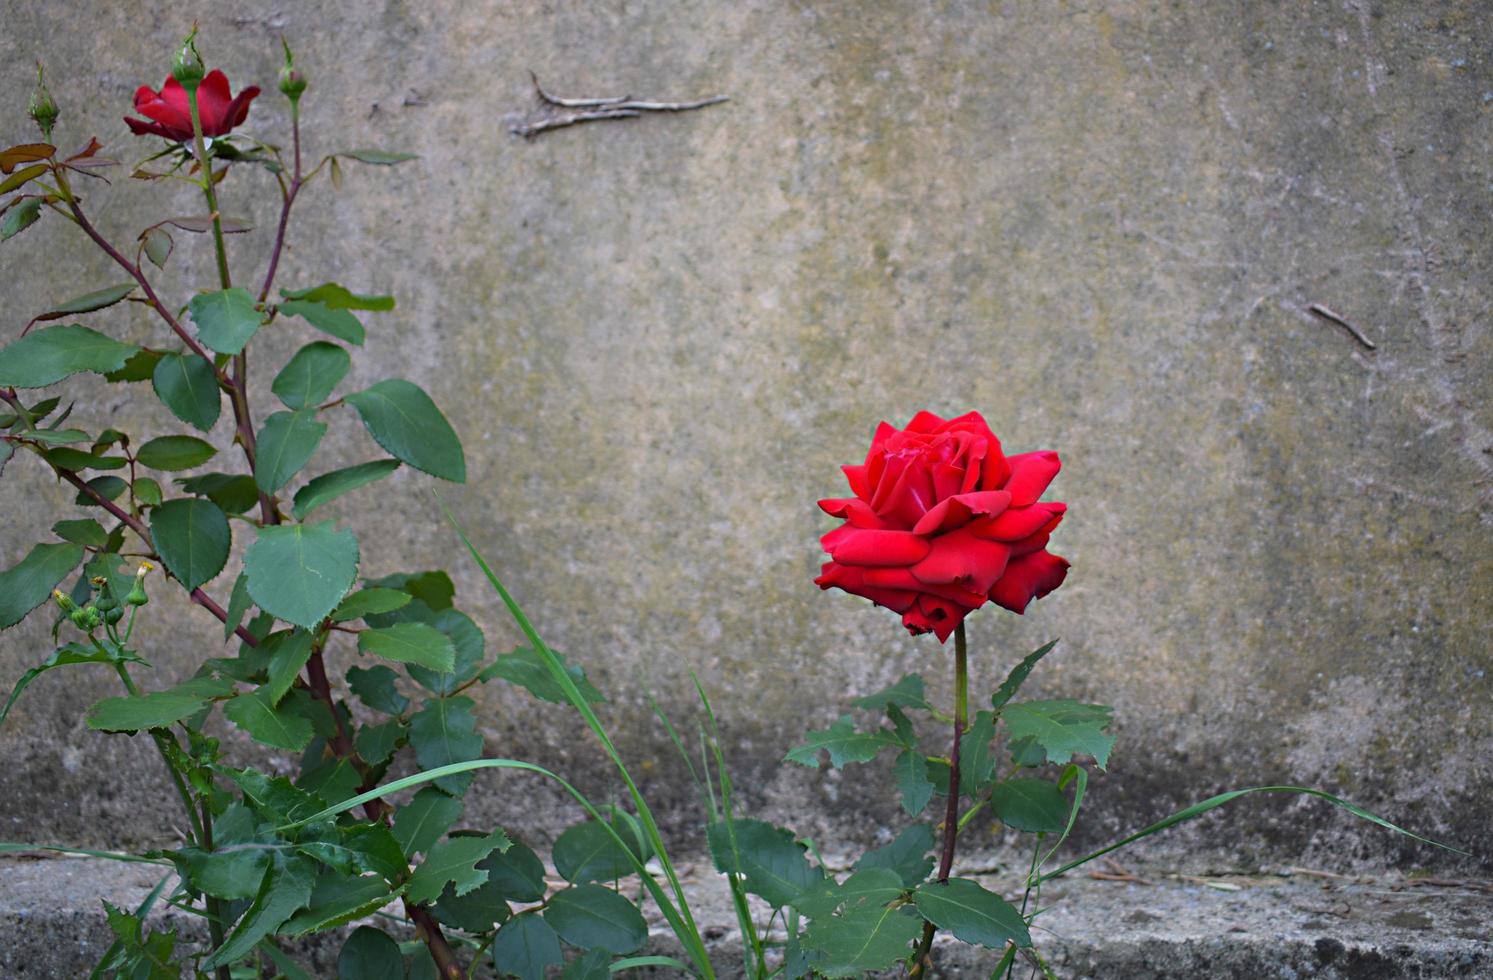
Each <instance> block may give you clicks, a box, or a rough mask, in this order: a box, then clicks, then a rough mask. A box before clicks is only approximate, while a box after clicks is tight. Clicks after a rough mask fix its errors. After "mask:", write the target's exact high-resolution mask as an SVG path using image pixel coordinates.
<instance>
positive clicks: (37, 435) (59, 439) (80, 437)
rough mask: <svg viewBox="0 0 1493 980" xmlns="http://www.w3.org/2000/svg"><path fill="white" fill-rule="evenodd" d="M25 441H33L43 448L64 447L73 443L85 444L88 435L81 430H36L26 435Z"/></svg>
mask: <svg viewBox="0 0 1493 980" xmlns="http://www.w3.org/2000/svg"><path fill="white" fill-rule="evenodd" d="M26 438H27V439H34V440H35V441H37V442H39V443H41V444H42V445H44V446H65V445H67V444H68V443H73V442H87V441H88V433H86V432H84V431H83V430H82V429H37V430H35V431H32V432H27V433H26Z"/></svg>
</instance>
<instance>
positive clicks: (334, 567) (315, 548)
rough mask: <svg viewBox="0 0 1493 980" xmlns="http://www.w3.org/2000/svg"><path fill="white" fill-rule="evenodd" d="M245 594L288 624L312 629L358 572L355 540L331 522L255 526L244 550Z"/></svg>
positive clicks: (356, 542)
mask: <svg viewBox="0 0 1493 980" xmlns="http://www.w3.org/2000/svg"><path fill="white" fill-rule="evenodd" d="M244 572H245V573H246V574H247V575H248V576H249V595H250V596H252V597H253V599H254V602H255V604H256V605H258V606H259V608H261V609H263V610H264V611H265V612H267V613H269V614H270V615H272V616H278V617H279V618H280V619H283V620H285V621H286V622H287V623H293V624H294V625H296V626H300V627H303V628H305V629H315V628H316V626H317V624H319V623H320V622H321V621H322V620H323V619H325V618H326V617H327V615H328V614H330V613H331V612H332V610H333V609H336V608H337V603H339V602H340V601H342V597H343V596H344V595H346V594H347V590H348V589H349V588H350V587H351V586H352V583H353V580H354V579H355V578H356V577H357V574H358V539H357V538H356V537H354V536H353V534H352V532H351V531H339V530H337V529H336V528H335V527H334V526H333V525H332V522H331V521H322V522H320V523H317V524H291V525H285V526H279V527H263V528H260V529H259V537H258V539H257V540H255V542H254V543H253V544H252V545H250V546H249V548H248V550H247V551H245V552H244Z"/></svg>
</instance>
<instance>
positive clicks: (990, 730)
mask: <svg viewBox="0 0 1493 980" xmlns="http://www.w3.org/2000/svg"><path fill="white" fill-rule="evenodd" d="M993 738H995V713H994V712H992V711H978V712H976V713H975V720H974V722H973V723H971V724H970V726H969V728H968V729H967V730H966V731H965V733H964V734H963V735H961V736H960V737H959V790H960V792H962V793H963V794H964V795H965V796H968V797H971V798H973V797H976V796H979V795H980V794H981V792H982V791H983V790H984V788H985V785H986V784H987V783H988V782H989V781H990V776H991V773H993V772H994V771H995V752H994V750H992V748H991V746H990V740H991V739H993Z"/></svg>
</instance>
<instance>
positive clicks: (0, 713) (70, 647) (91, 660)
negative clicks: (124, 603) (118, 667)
mask: <svg viewBox="0 0 1493 980" xmlns="http://www.w3.org/2000/svg"><path fill="white" fill-rule="evenodd" d="M119 659H124V660H129V661H136V662H138V661H139V659H140V658H139V657H133V656H130V657H124V658H119V657H115V656H113V655H111V654H110V653H109V652H108V651H106V650H99V649H90V648H88V647H84V646H80V645H79V644H77V643H68V644H66V645H64V646H62V647H60V648H59V649H57V650H54V651H53V652H52V655H51V656H50V657H48V658H47V659H46V660H43V661H42V662H41V663H39V664H37V665H36V666H35V667H32V668H31V669H30V670H28V671H26V672H25V673H24V674H22V675H21V679H20V680H18V681H16V684H15V687H14V688H12V689H11V692H10V697H9V698H7V699H6V700H5V707H4V708H0V725H3V724H4V723H5V716H6V715H8V714H10V709H11V706H12V705H14V704H15V703H16V699H17V698H19V697H20V696H21V692H22V691H24V690H26V687H27V685H29V684H30V683H31V682H32V681H34V680H36V679H37V678H38V677H40V676H41V675H42V674H45V673H46V672H47V671H49V670H54V669H55V668H57V667H71V666H74V665H76V664H112V663H114V662H115V661H116V660H119Z"/></svg>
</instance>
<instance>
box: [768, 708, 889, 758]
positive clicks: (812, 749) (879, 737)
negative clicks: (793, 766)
mask: <svg viewBox="0 0 1493 980" xmlns="http://www.w3.org/2000/svg"><path fill="white" fill-rule="evenodd" d="M804 739H805V743H804V744H803V745H800V746H797V747H796V748H794V749H792V750H790V751H789V752H788V755H787V756H785V758H786V759H787V760H788V761H790V762H797V763H801V764H802V765H805V766H811V767H813V768H816V769H817V768H818V767H819V753H820V751H821V750H823V751H826V752H828V753H829V763H830V765H832V766H834V767H835V768H836V769H842V768H844V766H845V764H846V763H848V762H869V761H871V760H872V759H874V758H876V755H877V753H878V752H880V751H881V750H882V749H886V748H896V747H897V746H898V744H899V743H898V741H897V738H896V737H895V736H894V735H893V734H892V733H891V732H888V731H886V730H884V729H877V730H876V731H874V732H858V731H856V730H855V721H854V719H852V718H851V717H850V716H849V715H841V716H840V720H839V721H837V722H835V723H834V724H833V725H831V726H829V728H826V729H824V730H823V731H811V732H808V733H806V734H805V735H804Z"/></svg>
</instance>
